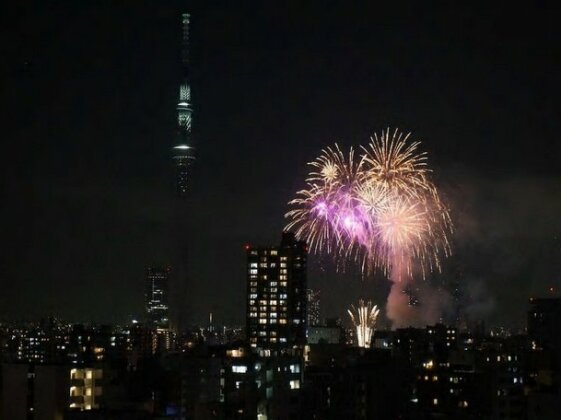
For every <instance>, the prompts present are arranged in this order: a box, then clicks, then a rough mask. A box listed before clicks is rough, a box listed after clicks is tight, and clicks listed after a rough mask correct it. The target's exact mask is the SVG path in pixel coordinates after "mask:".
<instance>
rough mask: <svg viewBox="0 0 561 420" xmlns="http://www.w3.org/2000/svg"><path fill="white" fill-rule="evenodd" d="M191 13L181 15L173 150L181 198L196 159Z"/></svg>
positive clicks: (177, 189) (177, 187)
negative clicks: (179, 76) (190, 52)
mask: <svg viewBox="0 0 561 420" xmlns="http://www.w3.org/2000/svg"><path fill="white" fill-rule="evenodd" d="M189 19H190V16H189V13H183V14H182V15H181V24H182V30H183V32H182V49H181V69H182V71H181V73H182V75H181V82H180V85H179V100H178V103H177V108H176V109H177V139H176V142H175V146H174V148H173V164H174V168H175V184H176V192H177V195H178V196H179V197H184V196H185V195H186V194H187V187H188V181H189V180H188V176H189V166H190V165H191V162H192V160H193V159H194V155H193V145H192V141H191V140H192V139H191V120H192V114H193V106H192V102H191V71H190V62H189Z"/></svg>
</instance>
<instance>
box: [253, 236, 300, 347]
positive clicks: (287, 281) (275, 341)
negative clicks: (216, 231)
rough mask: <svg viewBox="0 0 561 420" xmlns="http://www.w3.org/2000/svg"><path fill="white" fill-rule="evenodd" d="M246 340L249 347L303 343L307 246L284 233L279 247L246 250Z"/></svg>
mask: <svg viewBox="0 0 561 420" xmlns="http://www.w3.org/2000/svg"><path fill="white" fill-rule="evenodd" d="M246 251H247V314H246V320H247V337H248V341H249V343H250V345H251V346H252V347H258V348H276V347H284V346H292V345H300V344H304V343H305V340H306V321H307V319H306V300H307V296H306V293H307V289H306V272H307V268H306V263H307V255H308V250H307V247H306V244H305V243H304V242H302V241H297V240H296V239H295V237H294V234H292V233H290V232H284V233H283V235H282V241H281V243H280V245H279V246H273V247H259V248H253V247H251V246H247V247H246Z"/></svg>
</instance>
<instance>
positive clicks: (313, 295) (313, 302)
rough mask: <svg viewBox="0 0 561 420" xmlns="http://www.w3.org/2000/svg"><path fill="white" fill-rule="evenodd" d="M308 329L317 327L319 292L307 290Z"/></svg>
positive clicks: (318, 320)
mask: <svg viewBox="0 0 561 420" xmlns="http://www.w3.org/2000/svg"><path fill="white" fill-rule="evenodd" d="M307 295H308V309H307V311H308V327H311V326H314V325H319V323H320V319H319V318H320V315H319V309H320V308H319V303H320V302H319V291H317V290H313V289H308V291H307Z"/></svg>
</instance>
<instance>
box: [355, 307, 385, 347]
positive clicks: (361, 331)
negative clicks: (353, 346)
mask: <svg viewBox="0 0 561 420" xmlns="http://www.w3.org/2000/svg"><path fill="white" fill-rule="evenodd" d="M348 312H349V315H350V317H351V321H352V322H353V325H354V326H355V329H356V343H357V346H358V347H370V343H371V340H372V335H373V333H374V327H375V326H376V318H377V317H378V313H379V312H380V311H379V310H378V307H377V306H376V305H374V306H372V302H368V303H366V302H364V300H362V299H360V300H359V301H358V306H357V307H355V306H354V305H351V309H349V310H348Z"/></svg>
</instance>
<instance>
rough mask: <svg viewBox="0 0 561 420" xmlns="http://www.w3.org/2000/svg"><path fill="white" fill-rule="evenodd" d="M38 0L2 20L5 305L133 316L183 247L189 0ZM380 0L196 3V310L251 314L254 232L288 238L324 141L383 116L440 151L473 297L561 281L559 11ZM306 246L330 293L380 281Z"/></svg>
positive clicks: (191, 291) (316, 276) (346, 294)
mask: <svg viewBox="0 0 561 420" xmlns="http://www.w3.org/2000/svg"><path fill="white" fill-rule="evenodd" d="M46 7H47V6H41V7H39V8H37V9H31V8H28V9H27V10H26V13H25V14H23V15H21V14H19V12H18V11H17V10H16V9H15V8H14V7H12V9H9V10H8V15H14V16H15V17H17V18H15V19H14V20H13V21H12V23H11V25H12V26H13V28H12V29H14V28H15V30H14V33H17V34H18V35H17V36H15V37H14V38H11V39H9V40H7V41H6V40H4V41H2V42H3V46H5V47H6V50H7V51H8V59H7V62H8V63H9V65H8V68H7V70H6V71H5V72H3V73H2V78H3V80H5V81H6V82H8V83H7V85H9V86H10V88H9V89H8V93H7V97H8V101H10V102H11V103H12V104H13V107H12V108H11V109H10V110H8V112H7V114H6V117H7V119H8V120H9V121H8V124H7V128H6V130H7V134H6V136H5V138H6V139H7V140H8V141H9V145H10V146H9V148H8V151H9V152H10V153H7V154H6V155H5V158H7V156H8V155H9V154H11V155H13V156H14V159H11V160H10V162H8V163H7V165H6V166H5V168H4V170H5V171H6V174H7V175H6V176H5V179H7V181H8V182H7V186H6V187H5V190H4V191H5V196H6V197H10V200H6V202H5V205H4V206H3V216H4V217H3V220H4V222H3V223H4V227H5V230H6V232H7V239H8V243H9V244H10V249H9V251H8V253H7V254H6V255H5V256H4V259H5V261H4V262H3V264H2V267H3V269H2V272H1V274H2V275H1V277H0V282H1V283H0V284H2V286H3V288H4V290H5V294H4V295H3V297H2V298H1V300H0V307H1V308H3V311H2V313H0V317H14V318H20V317H29V318H33V317H38V316H40V315H42V314H48V313H57V314H60V315H62V316H64V317H67V318H71V319H75V320H95V321H117V320H124V319H126V317H128V315H132V314H141V313H142V305H143V296H142V295H143V290H144V289H143V281H144V271H143V270H144V267H145V266H148V265H150V264H153V263H154V261H164V262H165V263H166V264H168V263H169V264H171V265H172V267H173V265H174V264H175V261H172V260H173V259H174V258H175V254H174V250H173V246H174V243H173V240H172V237H173V235H174V234H175V232H174V227H175V224H174V220H175V215H174V213H173V210H172V207H173V206H172V204H171V203H172V200H173V185H171V184H172V183H171V182H170V179H171V178H172V177H171V176H170V164H169V162H170V150H169V149H170V144H172V143H171V142H172V139H173V138H174V130H175V127H176V126H175V124H174V121H175V119H176V118H177V116H176V115H175V113H174V111H173V110H174V109H175V106H176V103H177V86H178V82H179V80H180V79H181V74H180V73H181V70H180V68H179V66H176V65H175V64H174V63H176V62H177V57H178V52H179V51H180V49H181V45H180V44H179V43H178V42H177V40H178V38H177V36H176V35H177V30H178V25H177V23H178V21H179V16H180V15H181V13H182V12H183V11H184V10H185V8H184V7H183V5H179V4H177V5H172V6H166V7H160V6H150V7H144V8H141V7H138V8H134V9H133V10H130V9H129V8H127V7H125V6H113V5H112V6H111V7H107V6H102V5H100V6H97V7H94V6H84V5H72V6H71V5H69V6H68V7H67V8H65V10H64V13H62V14H61V15H59V16H57V15H56V14H48V13H45V11H46V10H45V8H46ZM380 7H381V8H382V9H381V10H379V9H377V7H374V6H370V7H367V8H366V9H364V10H363V9H359V8H354V7H350V6H344V5H343V4H342V3H341V4H339V5H338V7H336V8H334V9H333V10H325V9H322V10H320V9H315V8H313V7H311V6H308V7H306V6H302V8H301V9H300V8H299V7H297V6H295V5H294V6H287V8H286V9H281V8H274V7H272V6H269V7H267V6H263V5H260V6H258V5H253V7H251V6H245V7H241V6H240V5H238V4H236V5H230V6H223V7H221V8H212V7H210V6H197V5H195V6H194V7H193V8H192V9H190V10H189V12H190V14H191V23H192V33H193V36H192V39H196V41H195V42H194V43H193V45H192V54H193V55H194V57H195V58H196V59H194V62H195V63H196V65H195V66H194V67H195V68H194V69H193V91H194V95H195V97H196V98H197V100H196V109H195V112H196V115H197V119H196V121H195V127H196V131H197V133H198V134H197V135H198V136H200V139H199V138H198V139H197V142H198V144H200V147H198V148H197V155H198V156H197V159H198V164H197V166H196V167H195V168H193V173H192V176H193V178H192V179H193V180H194V182H193V187H192V192H191V196H190V200H191V203H192V206H191V208H192V213H190V214H188V215H185V217H186V218H187V219H188V223H189V225H190V226H189V229H190V230H189V232H190V233H191V235H190V237H189V241H190V259H189V267H188V270H189V280H190V282H189V284H187V289H188V293H187V294H186V295H187V297H186V299H185V301H180V302H173V303H174V304H176V305H177V304H178V303H179V304H180V305H182V308H181V310H183V311H185V312H186V314H185V317H186V318H187V319H189V320H191V321H192V322H194V323H195V322H200V320H202V319H205V317H206V316H207V314H208V312H213V313H215V316H216V317H217V318H218V319H232V320H235V321H236V322H238V323H239V324H242V323H243V317H244V313H245V312H244V309H243V307H244V305H245V269H244V267H245V266H244V249H243V246H244V245H245V244H246V243H251V244H255V245H261V244H267V243H276V242H274V241H276V240H277V238H278V235H279V233H280V231H281V230H282V227H283V226H284V224H285V220H284V219H283V214H284V213H285V211H286V209H287V207H286V202H287V201H288V200H289V199H290V198H291V197H292V195H293V193H294V192H295V191H296V190H298V189H299V188H301V187H302V185H301V180H302V179H303V174H304V173H305V172H306V162H308V161H310V160H312V159H313V158H314V157H315V156H316V154H317V151H318V150H319V149H321V147H323V146H325V145H329V144H331V143H333V142H334V141H338V142H341V143H342V144H344V145H352V144H360V143H364V142H366V141H367V140H368V138H369V136H370V135H371V134H372V133H373V132H375V131H377V130H380V129H385V128H386V126H388V125H391V126H395V125H399V126H400V127H401V128H402V129H403V130H406V131H414V132H415V133H416V135H417V137H419V138H420V139H421V140H422V141H423V144H424V146H425V148H426V149H427V150H428V151H429V152H430V159H431V164H432V165H433V166H435V167H437V168H438V171H437V175H438V177H437V180H436V181H437V183H438V184H439V186H440V187H441V188H442V189H443V191H444V194H445V195H446V197H447V200H448V202H449V204H450V206H451V208H452V218H453V220H454V224H455V226H456V233H455V239H454V244H453V246H454V255H453V257H452V258H451V259H450V261H448V262H447V267H445V271H444V274H443V277H446V276H448V278H449V277H451V276H454V277H456V276H458V277H459V278H460V280H459V283H460V285H461V286H462V287H463V289H464V294H469V295H470V296H471V297H470V299H469V300H468V301H466V302H465V303H464V304H465V306H466V307H467V309H468V310H469V311H470V314H471V315H472V316H473V317H474V318H475V319H478V318H481V319H484V320H486V321H489V322H491V323H494V324H497V323H502V324H506V325H514V326H516V325H523V321H524V320H523V318H522V315H520V314H519V313H517V311H516V310H514V309H511V308H517V307H520V305H522V304H526V302H527V299H528V297H529V296H530V295H532V294H536V295H539V294H540V293H541V295H543V294H545V292H546V291H547V290H548V289H549V287H550V286H552V287H554V288H555V289H557V288H559V287H560V286H561V284H560V278H559V268H560V267H559V260H560V259H559V253H560V242H559V241H560V238H559V236H558V235H559V233H560V231H561V226H560V223H559V219H558V217H557V214H558V212H559V210H560V209H561V202H560V201H559V196H558V194H557V195H556V192H557V193H558V191H559V182H560V179H559V178H560V177H559V170H558V168H557V166H556V160H555V159H556V158H555V156H556V155H557V154H558V153H559V142H556V136H557V134H558V133H559V131H560V128H561V127H560V126H559V121H557V120H555V118H554V115H555V114H554V109H555V102H554V98H555V97H556V95H555V94H554V92H555V90H556V89H558V88H559V81H558V77H557V76H556V70H558V66H557V65H556V64H555V61H554V56H555V54H554V51H555V49H554V48H555V41H554V40H555V39H556V36H555V35H556V34H557V32H558V29H557V28H556V27H554V24H553V22H554V16H555V14H554V13H548V11H547V10H546V9H538V8H537V7H536V8H532V9H530V10H526V11H522V10H516V9H512V10H511V16H509V17H507V16H504V17H503V14H502V10H499V8H498V7H497V8H496V9H493V7H492V6H491V8H490V9H489V10H487V18H486V19H480V12H479V11H478V10H477V9H476V8H475V6H462V7H463V9H461V10H459V9H442V10H439V11H432V12H431V11H425V10H416V9H415V8H411V9H409V10H403V11H402V10H398V8H397V7H396V8H393V7H392V6H389V5H384V6H380ZM509 18H510V19H509ZM62 22H64V23H65V25H60V23H62ZM378 22H387V23H386V24H385V25H379V24H377V23H378ZM543 22H545V24H544V23H543ZM522 23H524V24H522ZM23 28H29V30H27V29H26V30H25V31H24V30H23ZM47 32H48V33H49V36H48V37H47V36H44V34H45V33H47ZM443 34H447V35H449V34H452V35H451V36H449V37H447V38H446V39H444V38H443V36H444V35H443ZM520 34H521V35H520ZM4 43H5V45H4ZM61 63H62V66H61ZM59 69H62V70H60V71H59ZM199 140H200V141H199ZM199 162H203V163H201V164H200V165H199ZM24 168H25V169H24ZM216 261H219V262H220V264H216V263H215V262H216ZM310 264H311V265H312V266H311V270H310V273H309V275H308V278H309V285H310V287H311V288H313V289H318V290H320V291H321V296H322V311H323V312H324V314H334V315H339V316H341V317H343V316H344V314H345V310H346V307H347V306H348V304H349V303H351V302H354V301H356V299H357V298H358V297H360V296H365V297H367V298H368V299H370V298H372V299H373V300H376V301H380V302H382V301H384V300H385V294H387V291H388V288H389V285H388V283H387V281H385V280H384V279H382V278H380V277H382V276H380V275H376V277H378V278H376V279H372V278H366V279H363V278H362V276H361V274H360V273H359V272H358V270H357V271H356V272H354V270H353V269H352V268H351V269H349V270H347V272H346V273H337V272H335V270H334V267H332V266H331V265H330V264H329V261H327V260H326V259H324V258H321V257H318V256H316V255H311V256H310ZM84 288H87V290H88V291H91V293H90V295H89V298H90V299H88V300H87V301H84V300H83V299H81V298H80V297H81V296H82V293H83V289H84ZM131 291H132V292H131Z"/></svg>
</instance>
